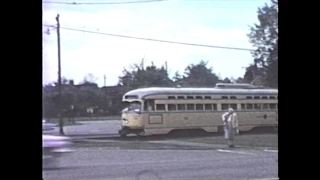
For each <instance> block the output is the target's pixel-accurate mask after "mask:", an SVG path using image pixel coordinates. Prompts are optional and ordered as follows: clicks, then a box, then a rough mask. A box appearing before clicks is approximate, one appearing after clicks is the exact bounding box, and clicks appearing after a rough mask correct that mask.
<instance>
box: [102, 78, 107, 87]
mask: <svg viewBox="0 0 320 180" xmlns="http://www.w3.org/2000/svg"><path fill="white" fill-rule="evenodd" d="M106 78H107V77H106V75H103V85H104V86H105V87H106Z"/></svg>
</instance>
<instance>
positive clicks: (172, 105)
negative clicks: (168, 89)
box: [168, 104, 177, 111]
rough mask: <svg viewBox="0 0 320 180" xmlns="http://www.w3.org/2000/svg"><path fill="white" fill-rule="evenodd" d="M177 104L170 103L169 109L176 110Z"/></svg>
mask: <svg viewBox="0 0 320 180" xmlns="http://www.w3.org/2000/svg"><path fill="white" fill-rule="evenodd" d="M176 110H177V105H175V104H168V111H176Z"/></svg>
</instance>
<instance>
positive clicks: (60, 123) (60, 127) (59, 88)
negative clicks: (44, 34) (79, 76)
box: [56, 14, 64, 135]
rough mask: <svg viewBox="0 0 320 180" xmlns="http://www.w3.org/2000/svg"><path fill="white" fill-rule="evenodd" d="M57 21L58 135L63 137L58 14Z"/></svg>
mask: <svg viewBox="0 0 320 180" xmlns="http://www.w3.org/2000/svg"><path fill="white" fill-rule="evenodd" d="M56 20H57V37H58V91H59V96H58V97H59V103H58V106H59V107H58V108H59V132H60V135H64V131H63V117H62V116H63V112H62V103H63V102H62V83H61V52H60V21H59V14H58V15H57V17H56Z"/></svg>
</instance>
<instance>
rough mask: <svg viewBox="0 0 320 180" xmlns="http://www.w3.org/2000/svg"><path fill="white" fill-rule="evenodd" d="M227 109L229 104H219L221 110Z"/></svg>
mask: <svg viewBox="0 0 320 180" xmlns="http://www.w3.org/2000/svg"><path fill="white" fill-rule="evenodd" d="M227 109H229V104H221V110H227Z"/></svg>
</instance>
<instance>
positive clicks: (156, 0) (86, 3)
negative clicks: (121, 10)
mask: <svg viewBox="0 0 320 180" xmlns="http://www.w3.org/2000/svg"><path fill="white" fill-rule="evenodd" d="M160 1H167V0H143V1H123V2H57V1H44V2H43V3H45V4H66V5H101V4H133V3H150V2H160Z"/></svg>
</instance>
